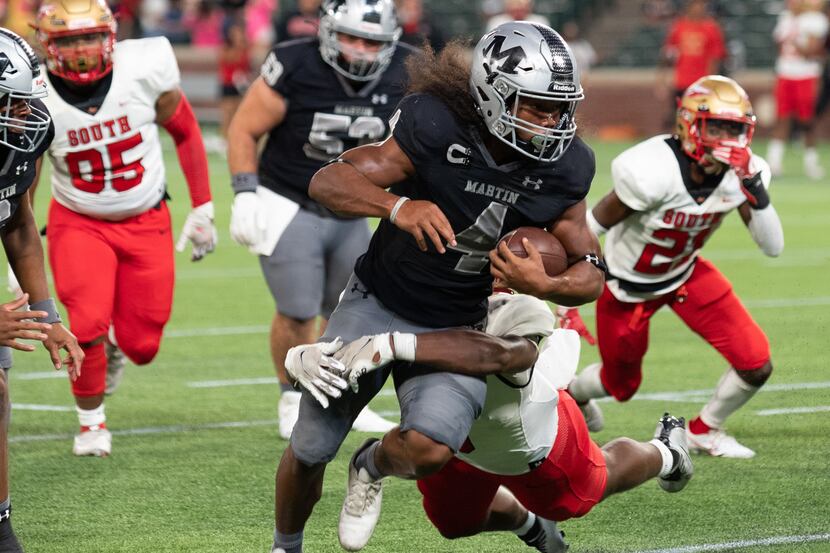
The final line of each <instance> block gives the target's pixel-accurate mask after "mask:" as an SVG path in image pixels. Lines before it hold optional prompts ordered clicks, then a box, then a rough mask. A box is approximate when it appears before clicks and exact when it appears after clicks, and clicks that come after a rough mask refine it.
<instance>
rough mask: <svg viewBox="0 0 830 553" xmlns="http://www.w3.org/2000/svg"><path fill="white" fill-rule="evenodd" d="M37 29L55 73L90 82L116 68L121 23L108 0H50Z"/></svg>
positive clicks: (41, 9) (39, 17)
mask: <svg viewBox="0 0 830 553" xmlns="http://www.w3.org/2000/svg"><path fill="white" fill-rule="evenodd" d="M35 29H36V30H37V37H38V40H39V41H40V43H41V44H42V45H43V48H44V50H45V51H46V67H47V69H48V70H49V72H50V73H52V74H53V75H56V76H58V77H60V78H62V79H66V80H68V81H73V82H75V83H78V84H88V83H92V82H95V81H97V80H99V79H101V78H103V77H104V76H105V75H106V74H107V73H109V72H110V71H112V52H113V49H114V47H115V31H116V29H117V26H116V23H115V18H114V17H113V15H112V11H111V10H110V9H109V6H107V4H106V2H104V0H46V2H44V3H43V4H42V5H41V7H40V10H39V11H38V14H37V18H36V20H35Z"/></svg>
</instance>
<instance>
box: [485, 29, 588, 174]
mask: <svg viewBox="0 0 830 553" xmlns="http://www.w3.org/2000/svg"><path fill="white" fill-rule="evenodd" d="M470 90H471V92H472V95H473V98H474V99H475V101H476V103H477V104H478V109H479V112H480V114H481V116H482V117H483V118H484V123H485V125H486V126H487V128H488V130H489V131H490V132H491V133H492V134H493V135H494V136H496V138H498V139H499V140H501V141H502V142H504V143H505V144H507V145H508V146H510V147H512V148H514V149H515V150H517V151H519V152H521V153H522V154H524V155H526V156H528V157H530V158H533V159H535V160H538V161H542V162H552V161H556V160H558V159H559V158H561V157H562V156H563V155H564V154H565V151H566V150H567V149H568V146H570V144H571V141H572V140H573V137H574V135H575V134H576V120H575V118H574V113H575V112H576V106H577V104H578V103H579V101H580V100H582V99H583V98H584V97H585V96H584V94H583V92H582V85H581V84H580V82H579V68H578V67H577V65H576V60H575V59H574V56H573V53H572V52H571V49H570V47H569V46H568V44H567V43H566V42H565V40H564V39H563V38H562V37H561V36H559V33H557V32H556V31H554V30H553V29H551V28H550V27H547V26H545V25H539V24H536V23H528V22H526V21H512V22H510V23H505V24H503V25H499V26H498V27H496V28H495V29H493V30H492V31H490V32H489V33H487V34H486V35H484V37H483V38H482V39H481V40H480V41H479V42H478V44H477V45H476V47H475V50H474V51H473V64H472V71H471V74H470ZM523 99H537V100H553V101H557V102H562V103H563V104H564V107H563V109H562V111H561V114H560V118H559V121H558V123H557V124H556V125H555V126H554V127H544V126H541V125H536V124H534V123H532V122H530V121H527V120H525V119H522V118H520V117H518V116H517V112H518V107H519V105H520V103H521V101H522V100H523ZM518 130H523V131H526V132H529V133H532V134H533V135H534V136H533V138H531V139H530V140H522V139H521V138H520V137H519V136H518V134H517V131H518Z"/></svg>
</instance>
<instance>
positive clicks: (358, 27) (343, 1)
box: [317, 0, 401, 81]
mask: <svg viewBox="0 0 830 553" xmlns="http://www.w3.org/2000/svg"><path fill="white" fill-rule="evenodd" d="M338 33H343V34H347V35H352V36H356V37H360V38H365V39H367V40H376V41H378V42H381V43H382V45H381V48H380V50H379V51H378V52H377V53H376V54H374V55H372V56H365V55H360V54H357V55H355V54H353V53H352V56H351V57H352V59H351V61H346V58H345V57H344V56H343V53H344V51H346V50H345V48H344V46H343V45H342V44H340V41H339V40H338V39H337V34H338ZM317 34H318V36H319V38H320V55H321V56H323V60H324V61H325V62H326V63H327V64H329V65H330V66H332V67H333V68H334V70H335V71H337V72H338V73H340V74H341V75H343V76H344V77H347V78H349V79H352V80H354V81H371V80H373V79H375V78H377V77H379V76H380V75H381V73H383V70H384V69H386V67H387V66H388V65H389V62H390V61H392V55H393V54H394V53H395V47H396V46H397V44H398V38H400V36H401V27H400V26H399V25H398V18H397V15H396V14H395V4H394V3H393V2H392V0H324V1H323V4H322V5H321V6H320V28H319V30H318V33H317Z"/></svg>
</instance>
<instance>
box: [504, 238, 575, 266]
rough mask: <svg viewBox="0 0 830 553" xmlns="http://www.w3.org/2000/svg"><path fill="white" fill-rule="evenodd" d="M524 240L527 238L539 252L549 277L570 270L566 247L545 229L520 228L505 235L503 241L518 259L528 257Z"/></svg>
mask: <svg viewBox="0 0 830 553" xmlns="http://www.w3.org/2000/svg"><path fill="white" fill-rule="evenodd" d="M522 238H527V239H528V241H529V242H530V243H531V244H533V245H534V246H535V247H536V249H537V250H539V255H541V256H542V263H543V264H544V266H545V272H546V273H547V274H548V276H556V275H559V274H561V273H563V272H565V269H567V268H568V254H567V253H566V252H565V247H564V246H563V245H562V243H561V242H560V241H559V240H558V239H557V238H556V237H555V236H554V235H552V234H551V233H549V232H548V231H546V230H544V229H540V228H536V227H519V228H517V229H516V230H514V231H512V232H508V233H507V234H505V235H504V236H503V237H502V239H501V241H502V242H504V243H506V244H507V247H508V248H509V249H510V251H511V252H513V254H514V255H516V256H517V257H527V252H526V251H525V247H524V245H523V244H522Z"/></svg>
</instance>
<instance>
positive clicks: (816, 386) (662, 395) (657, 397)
mask: <svg viewBox="0 0 830 553" xmlns="http://www.w3.org/2000/svg"><path fill="white" fill-rule="evenodd" d="M827 388H830V381H825V382H792V383H790V384H767V385H766V386H764V387H762V388H761V389H760V390H758V392H793V391H796V390H824V389H827ZM714 391H715V390H714V389H711V388H710V389H708V390H685V391H678V392H652V393H645V394H637V395H635V396H634V397H633V398H631V399H632V400H635V399H636V400H640V401H678V402H684V403H696V402H700V401H706V400H708V399H709V397H711V395H712V393H713V392H714ZM598 401H614V400H613V398H610V397H609V398H602V399H600V400H598Z"/></svg>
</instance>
